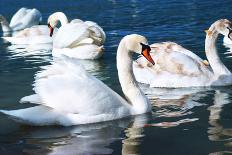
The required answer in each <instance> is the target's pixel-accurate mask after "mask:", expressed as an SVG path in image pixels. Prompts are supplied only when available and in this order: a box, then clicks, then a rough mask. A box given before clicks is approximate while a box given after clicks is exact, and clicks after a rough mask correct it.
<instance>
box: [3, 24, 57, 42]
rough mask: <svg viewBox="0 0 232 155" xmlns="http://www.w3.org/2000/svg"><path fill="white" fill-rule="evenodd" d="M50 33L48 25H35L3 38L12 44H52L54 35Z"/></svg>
mask: <svg viewBox="0 0 232 155" xmlns="http://www.w3.org/2000/svg"><path fill="white" fill-rule="evenodd" d="M56 31H57V30H55V32H56ZM49 34H50V31H49V28H48V27H47V25H35V26H32V27H30V28H26V29H24V30H21V31H19V32H17V33H15V34H14V35H13V36H12V37H2V38H3V39H5V40H6V41H8V42H10V43H11V44H22V45H32V44H52V42H53V37H50V36H49Z"/></svg>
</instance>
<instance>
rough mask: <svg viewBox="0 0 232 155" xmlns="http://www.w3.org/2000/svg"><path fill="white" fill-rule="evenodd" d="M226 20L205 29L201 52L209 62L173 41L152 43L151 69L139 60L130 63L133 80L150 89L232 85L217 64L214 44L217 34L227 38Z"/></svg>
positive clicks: (218, 61) (223, 68) (219, 64)
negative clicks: (153, 64) (133, 74)
mask: <svg viewBox="0 0 232 155" xmlns="http://www.w3.org/2000/svg"><path fill="white" fill-rule="evenodd" d="M223 26H230V22H229V21H228V20H218V21H216V22H215V23H214V24H212V25H211V27H210V28H209V31H208V34H207V35H206V40H205V51H206V56H207V59H208V61H209V64H210V66H209V64H208V62H207V61H204V60H202V59H201V58H200V57H199V56H197V55H196V54H194V53H192V52H191V51H189V50H187V49H185V48H183V47H182V46H180V45H178V44H176V43H173V42H164V43H156V44H152V45H151V48H152V47H153V50H152V51H151V56H152V58H153V59H154V60H155V62H156V65H155V66H151V65H150V64H149V63H147V62H145V61H144V59H143V58H142V57H141V58H139V59H138V60H137V61H135V62H134V68H133V69H134V72H135V77H136V79H137V80H138V81H139V82H142V83H146V84H150V86H151V87H192V86H224V85H231V84H232V75H231V72H230V71H229V70H228V69H227V68H226V66H225V65H224V64H223V63H222V62H221V60H220V58H219V56H218V53H217V50H216V47H215V42H216V39H217V37H218V34H219V33H221V34H223V35H228V33H229V32H228V29H227V28H225V27H223ZM209 32H210V33H209Z"/></svg>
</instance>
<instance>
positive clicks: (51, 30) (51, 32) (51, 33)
mask: <svg viewBox="0 0 232 155" xmlns="http://www.w3.org/2000/svg"><path fill="white" fill-rule="evenodd" d="M48 27H49V28H50V37H52V35H53V30H54V28H53V27H52V26H51V25H50V23H48Z"/></svg>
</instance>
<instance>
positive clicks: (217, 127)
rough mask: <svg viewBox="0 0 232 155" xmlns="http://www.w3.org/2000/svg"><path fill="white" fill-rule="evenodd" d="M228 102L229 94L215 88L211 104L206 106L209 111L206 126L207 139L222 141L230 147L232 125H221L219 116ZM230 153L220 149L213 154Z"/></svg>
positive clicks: (221, 120) (231, 143)
mask: <svg viewBox="0 0 232 155" xmlns="http://www.w3.org/2000/svg"><path fill="white" fill-rule="evenodd" d="M229 103H230V98H229V94H228V93H226V92H223V91H219V90H217V91H216V92H215V94H214V102H213V105H212V106H210V107H209V108H208V110H209V111H210V115H209V124H210V127H209V128H208V134H209V136H208V137H209V140H211V141H216V142H222V143H223V144H224V145H225V146H227V147H230V148H231V147H232V127H226V126H224V125H223V119H225V118H223V119H222V118H221V116H222V112H223V108H224V106H225V105H227V104H229ZM224 153H232V151H231V152H230V151H224V150H223V151H221V152H217V153H215V154H224Z"/></svg>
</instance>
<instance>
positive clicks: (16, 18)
mask: <svg viewBox="0 0 232 155" xmlns="http://www.w3.org/2000/svg"><path fill="white" fill-rule="evenodd" d="M27 10H28V9H27V8H21V9H19V10H18V11H17V12H16V13H15V14H14V15H13V17H12V18H11V21H10V27H14V26H15V25H17V24H18V23H19V22H20V21H21V19H22V18H23V16H25V14H26V13H27Z"/></svg>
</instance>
